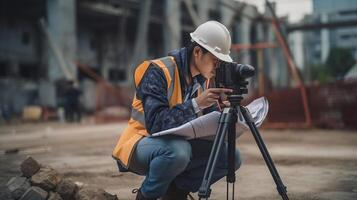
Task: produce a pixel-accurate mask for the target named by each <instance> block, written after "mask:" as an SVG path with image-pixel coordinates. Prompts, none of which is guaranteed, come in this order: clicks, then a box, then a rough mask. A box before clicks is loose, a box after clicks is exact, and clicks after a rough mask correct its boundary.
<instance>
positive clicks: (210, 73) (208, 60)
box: [195, 47, 218, 79]
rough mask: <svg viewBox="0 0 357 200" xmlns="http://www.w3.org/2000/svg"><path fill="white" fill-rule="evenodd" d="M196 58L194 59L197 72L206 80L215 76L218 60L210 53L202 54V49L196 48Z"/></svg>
mask: <svg viewBox="0 0 357 200" xmlns="http://www.w3.org/2000/svg"><path fill="white" fill-rule="evenodd" d="M197 48H198V49H199V51H198V52H197V53H198V54H197V57H196V59H195V63H196V67H197V70H198V71H199V72H200V73H201V75H202V76H203V77H205V78H206V79H210V78H212V77H214V76H216V69H217V67H218V59H217V58H216V57H215V56H214V55H213V54H212V53H210V52H207V53H203V51H202V49H201V48H199V47H197Z"/></svg>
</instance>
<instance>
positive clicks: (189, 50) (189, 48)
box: [187, 41, 208, 55]
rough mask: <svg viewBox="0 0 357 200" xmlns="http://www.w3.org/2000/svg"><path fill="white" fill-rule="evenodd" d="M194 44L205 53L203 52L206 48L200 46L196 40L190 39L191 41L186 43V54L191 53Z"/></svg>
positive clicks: (205, 51)
mask: <svg viewBox="0 0 357 200" xmlns="http://www.w3.org/2000/svg"><path fill="white" fill-rule="evenodd" d="M196 46H197V47H200V49H201V50H202V53H203V54H205V53H207V52H208V50H207V49H205V48H203V47H202V46H201V45H199V44H198V43H197V42H195V41H192V42H191V43H190V44H189V45H188V47H187V54H188V55H192V52H193V49H194V48H195V47H196Z"/></svg>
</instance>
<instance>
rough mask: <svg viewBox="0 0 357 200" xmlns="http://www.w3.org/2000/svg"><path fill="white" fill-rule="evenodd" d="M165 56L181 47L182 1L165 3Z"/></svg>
mask: <svg viewBox="0 0 357 200" xmlns="http://www.w3.org/2000/svg"><path fill="white" fill-rule="evenodd" d="M164 15H165V16H164V18H165V20H166V21H165V24H164V28H163V31H164V54H167V53H168V52H169V51H171V50H174V49H177V48H179V47H180V46H181V21H180V19H181V9H180V1H172V0H166V1H165V13H164Z"/></svg>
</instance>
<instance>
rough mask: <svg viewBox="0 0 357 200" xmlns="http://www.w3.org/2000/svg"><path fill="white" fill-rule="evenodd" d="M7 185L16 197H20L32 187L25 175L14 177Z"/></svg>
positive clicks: (13, 196)
mask: <svg viewBox="0 0 357 200" xmlns="http://www.w3.org/2000/svg"><path fill="white" fill-rule="evenodd" d="M6 186H7V188H8V190H9V191H10V193H11V196H12V198H14V199H19V198H20V197H21V196H22V195H23V194H24V193H25V192H26V190H28V189H29V188H30V187H31V186H30V183H29V181H28V180H27V179H26V178H25V177H13V178H11V179H10V180H9V182H7V184H6Z"/></svg>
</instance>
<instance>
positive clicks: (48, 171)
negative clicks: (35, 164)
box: [31, 166, 61, 191]
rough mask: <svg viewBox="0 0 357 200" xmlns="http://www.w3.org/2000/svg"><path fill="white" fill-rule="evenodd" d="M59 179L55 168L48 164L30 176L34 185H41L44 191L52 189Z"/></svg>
mask: <svg viewBox="0 0 357 200" xmlns="http://www.w3.org/2000/svg"><path fill="white" fill-rule="evenodd" d="M60 181H61V176H60V175H59V174H58V173H57V171H56V170H54V169H52V168H51V167H49V166H44V167H41V168H40V170H39V171H38V172H37V173H36V174H34V175H33V176H32V177H31V183H32V184H33V185H34V186H38V187H41V188H42V189H44V190H46V191H50V190H54V189H55V188H56V187H57V184H58V183H59V182H60Z"/></svg>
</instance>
